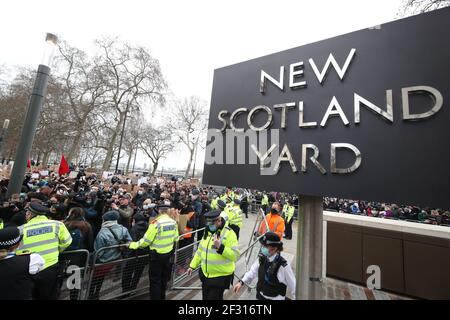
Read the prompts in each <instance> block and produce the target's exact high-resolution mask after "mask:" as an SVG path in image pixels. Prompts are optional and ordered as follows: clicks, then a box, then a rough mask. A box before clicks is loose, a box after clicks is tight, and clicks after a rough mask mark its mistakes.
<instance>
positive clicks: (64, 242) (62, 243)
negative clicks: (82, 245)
mask: <svg viewBox="0 0 450 320" xmlns="http://www.w3.org/2000/svg"><path fill="white" fill-rule="evenodd" d="M71 241H72V237H70V238H67V239H64V240H62V241H61V245H64V244H66V243H68V242H71Z"/></svg>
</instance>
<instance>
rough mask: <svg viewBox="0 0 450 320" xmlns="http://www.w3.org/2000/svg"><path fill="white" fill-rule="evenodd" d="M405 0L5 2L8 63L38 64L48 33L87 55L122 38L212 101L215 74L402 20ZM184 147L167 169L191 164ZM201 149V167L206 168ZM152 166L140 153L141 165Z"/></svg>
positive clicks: (0, 25)
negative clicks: (107, 39) (102, 41)
mask: <svg viewBox="0 0 450 320" xmlns="http://www.w3.org/2000/svg"><path fill="white" fill-rule="evenodd" d="M401 3H402V0H377V1H373V0H370V1H369V0H342V1H336V0H321V1H318V0H315V1H313V0H308V1H305V0H297V1H282V0H277V1H274V0H272V1H265V0H239V1H238V0H227V1H214V0H202V1H200V0H199V1H194V0H184V1H183V0H180V1H170V0H165V1H144V0H141V1H138V0H127V1H116V0H107V1H103V0H89V1H86V0H77V1H61V0H59V1H56V0H39V1H32V0H30V1H24V0H14V1H2V18H1V19H0V30H2V32H1V34H2V39H1V41H2V45H1V48H2V49H1V51H0V64H3V65H6V66H7V67H13V66H16V65H29V66H33V67H34V66H37V65H38V64H39V62H40V59H41V57H42V52H43V43H44V38H45V33H46V32H53V33H55V34H57V35H58V36H59V37H60V38H61V39H64V40H66V41H68V42H69V43H70V44H71V45H73V46H76V47H78V48H80V49H82V50H84V51H86V52H88V53H89V52H92V48H93V45H92V42H93V40H94V39H96V38H99V37H101V36H104V35H113V36H119V37H120V38H121V39H122V40H125V41H127V42H130V43H132V44H138V45H142V46H145V47H147V48H148V49H149V50H150V52H151V53H152V55H153V56H154V57H155V58H157V59H159V61H160V63H161V67H162V71H163V74H164V75H165V77H166V79H167V80H168V83H169V86H170V88H171V90H172V92H173V93H174V94H175V95H176V96H177V97H184V96H190V95H196V96H199V97H201V98H202V99H204V100H205V101H207V102H208V103H209V99H210V96H211V88H212V77H213V71H214V69H216V68H220V67H224V66H227V65H230V64H234V63H237V62H241V61H245V60H249V59H252V58H256V57H259V56H263V55H267V54H270V53H274V52H278V51H282V50H286V49H289V48H293V47H297V46H300V45H304V44H307V43H310V42H315V41H318V40H323V39H326V38H330V37H334V36H338V35H341V34H344V33H348V32H351V31H356V30H359V29H363V28H367V27H371V26H374V25H378V24H381V23H385V22H389V21H392V20H394V19H395V17H396V14H397V12H398V9H399V6H400V4H401ZM182 151H184V149H180V151H178V152H177V153H176V154H173V155H171V156H170V157H169V159H167V160H166V161H165V167H166V168H167V167H179V168H183V167H185V166H186V165H187V159H188V157H187V154H186V152H182ZM203 158H204V156H203V153H202V152H199V155H198V158H197V168H198V167H202V166H203ZM144 162H147V163H150V161H148V160H147V159H145V157H143V156H139V157H138V161H137V164H138V165H143V163H144Z"/></svg>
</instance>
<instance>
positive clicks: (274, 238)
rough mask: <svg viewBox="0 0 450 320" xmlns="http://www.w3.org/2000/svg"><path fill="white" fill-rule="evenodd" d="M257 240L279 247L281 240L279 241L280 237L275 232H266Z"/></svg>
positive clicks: (266, 244) (281, 243)
mask: <svg viewBox="0 0 450 320" xmlns="http://www.w3.org/2000/svg"><path fill="white" fill-rule="evenodd" d="M259 242H261V244H263V245H265V246H273V247H281V246H283V242H281V240H280V237H279V236H278V235H277V234H276V233H275V232H271V231H269V232H266V233H265V234H264V235H263V236H262V237H261V239H259Z"/></svg>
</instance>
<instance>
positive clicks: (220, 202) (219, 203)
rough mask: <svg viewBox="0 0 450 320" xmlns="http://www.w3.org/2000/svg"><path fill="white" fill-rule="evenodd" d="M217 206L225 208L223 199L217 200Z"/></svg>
mask: <svg viewBox="0 0 450 320" xmlns="http://www.w3.org/2000/svg"><path fill="white" fill-rule="evenodd" d="M217 206H218V207H219V208H220V209H225V207H226V206H227V204H226V203H225V201H223V200H217Z"/></svg>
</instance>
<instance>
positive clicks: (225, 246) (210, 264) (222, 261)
mask: <svg viewBox="0 0 450 320" xmlns="http://www.w3.org/2000/svg"><path fill="white" fill-rule="evenodd" d="M205 232H208V234H207V236H206V238H203V239H202V240H201V241H200V243H199V246H198V249H197V252H196V253H195V255H194V259H192V261H191V264H190V268H192V269H196V268H198V266H201V268H202V272H203V274H204V275H205V277H206V278H216V277H223V276H229V275H231V274H233V272H234V270H235V268H236V266H235V262H236V261H237V259H238V257H239V248H238V240H237V237H236V234H235V233H234V231H233V230H231V229H230V228H229V227H227V226H225V227H223V228H222V229H221V230H218V231H217V232H216V233H214V234H213V233H211V232H209V231H205ZM216 234H218V236H219V237H220V240H221V245H220V247H219V248H218V249H216V248H215V247H214V236H215V235H216Z"/></svg>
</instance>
